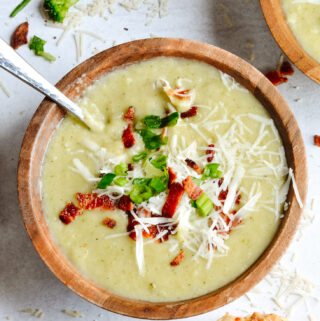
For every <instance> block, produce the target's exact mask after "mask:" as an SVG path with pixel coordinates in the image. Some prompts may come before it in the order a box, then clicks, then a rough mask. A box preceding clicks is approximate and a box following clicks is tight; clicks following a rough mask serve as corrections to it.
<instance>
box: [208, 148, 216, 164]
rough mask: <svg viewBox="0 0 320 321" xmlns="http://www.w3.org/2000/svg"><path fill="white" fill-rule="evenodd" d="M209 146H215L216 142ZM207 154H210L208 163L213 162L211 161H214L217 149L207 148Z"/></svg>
mask: <svg viewBox="0 0 320 321" xmlns="http://www.w3.org/2000/svg"><path fill="white" fill-rule="evenodd" d="M208 147H211V148H213V147H214V144H210V145H208ZM206 154H207V155H209V156H208V157H207V161H208V163H211V162H212V161H213V158H214V154H215V151H214V150H212V149H207V151H206Z"/></svg>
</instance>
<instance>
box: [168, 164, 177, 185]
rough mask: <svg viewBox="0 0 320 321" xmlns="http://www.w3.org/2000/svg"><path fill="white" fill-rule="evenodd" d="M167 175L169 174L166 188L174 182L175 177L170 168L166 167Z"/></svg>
mask: <svg viewBox="0 0 320 321" xmlns="http://www.w3.org/2000/svg"><path fill="white" fill-rule="evenodd" d="M168 173H169V184H168V186H169V187H170V185H171V184H172V183H173V182H174V181H175V180H176V178H177V175H176V173H175V172H174V171H173V170H172V168H171V167H168Z"/></svg>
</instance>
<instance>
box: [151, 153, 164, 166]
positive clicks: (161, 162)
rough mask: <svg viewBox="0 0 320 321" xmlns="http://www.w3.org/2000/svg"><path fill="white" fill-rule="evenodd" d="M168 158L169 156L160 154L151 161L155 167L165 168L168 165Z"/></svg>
mask: <svg viewBox="0 0 320 321" xmlns="http://www.w3.org/2000/svg"><path fill="white" fill-rule="evenodd" d="M167 159H168V156H165V155H161V156H158V157H157V158H155V159H153V160H152V161H151V162H150V163H151V164H152V165H153V166H154V167H155V168H159V169H162V168H165V167H166V165H167Z"/></svg>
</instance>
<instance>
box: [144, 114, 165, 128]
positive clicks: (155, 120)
mask: <svg viewBox="0 0 320 321" xmlns="http://www.w3.org/2000/svg"><path fill="white" fill-rule="evenodd" d="M142 122H143V123H144V124H145V125H146V126H147V128H160V125H161V118H160V116H155V115H149V116H146V117H144V118H143V120H142Z"/></svg>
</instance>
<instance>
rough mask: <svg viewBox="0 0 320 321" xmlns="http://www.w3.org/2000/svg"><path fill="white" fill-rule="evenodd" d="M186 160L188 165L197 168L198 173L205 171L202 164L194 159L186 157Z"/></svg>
mask: <svg viewBox="0 0 320 321" xmlns="http://www.w3.org/2000/svg"><path fill="white" fill-rule="evenodd" d="M185 162H186V163H187V165H188V166H189V167H191V168H192V169H193V170H195V171H196V172H197V173H198V174H202V173H203V169H202V168H201V167H200V166H198V165H197V164H196V163H195V162H194V161H193V160H191V159H189V158H186V159H185Z"/></svg>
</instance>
